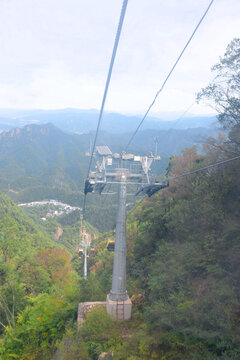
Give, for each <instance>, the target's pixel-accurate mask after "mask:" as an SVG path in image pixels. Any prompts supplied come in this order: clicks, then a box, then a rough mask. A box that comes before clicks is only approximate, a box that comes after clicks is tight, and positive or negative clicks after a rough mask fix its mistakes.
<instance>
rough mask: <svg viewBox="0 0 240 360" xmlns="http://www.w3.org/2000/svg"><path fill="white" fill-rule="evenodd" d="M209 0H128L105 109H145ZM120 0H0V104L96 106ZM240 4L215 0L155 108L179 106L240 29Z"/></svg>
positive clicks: (205, 79) (185, 102) (186, 102)
mask: <svg viewBox="0 0 240 360" xmlns="http://www.w3.org/2000/svg"><path fill="white" fill-rule="evenodd" d="M208 3H209V1H208V0H199V1H197V2H193V1H192V0H183V1H178V0H169V1H168V2H166V1H163V0H152V1H145V0H131V1H129V5H128V8H127V14H126V19H125V22H124V27H123V32H122V36H121V39H120V43H119V49H118V54H117V58H116V63H115V66H114V71H113V76H112V82H111V86H110V92H109V96H108V99H107V103H106V109H108V110H111V111H131V112H133V111H136V112H140V111H141V112H143V111H144V110H145V109H146V107H147V106H148V105H149V103H150V102H151V101H152V99H153V96H154V94H155V92H156V91H157V90H158V89H159V88H160V86H161V84H162V81H163V80H164V78H165V77H166V75H167V73H168V72H169V70H170V68H171V66H172V65H173V63H174V62H175V60H176V58H177V56H178V55H179V53H180V51H181V50H182V48H183V46H184V45H185V43H186V41H187V39H188V38H189V36H190V34H191V33H192V31H193V29H194V27H195V26H196V24H197V22H198V21H199V19H200V17H201V16H202V14H203V12H204V11H205V9H206V7H207V5H208ZM121 6H122V0H115V1H112V0H101V1H99V0H87V1H86V0H21V1H19V0H8V1H6V0H0V33H1V34H2V36H1V37H0V53H1V56H0V95H1V96H0V107H15V108H16V107H21V108H27V107H29V108H36V107H37V108H63V107H78V108H99V107H100V103H101V98H102V94H103V90H104V85H105V81H106V76H107V71H108V66H109V62H110V57H111V52H112V47H113V42H114V38H115V33H116V28H117V23H118V19H119V13H120V9H121ZM239 13H240V4H239V2H237V1H236V0H229V1H228V2H227V3H226V1H224V0H218V1H216V2H214V4H213V6H212V8H211V10H210V11H209V14H208V15H207V17H206V19H205V20H204V22H203V23H202V25H201V27H200V29H199V31H198V32H197V34H196V36H195V37H194V39H193V41H192V43H191V45H190V47H189V48H188V49H187V51H186V53H185V54H184V57H183V58H182V60H181V62H180V63H179V65H178V66H177V68H176V70H175V72H174V74H173V75H172V77H171V79H170V80H169V82H168V84H167V86H166V89H165V90H164V92H163V93H162V94H161V98H159V101H157V103H156V107H155V108H154V111H160V110H161V109H162V110H164V111H165V110H171V109H184V108H185V107H188V106H189V103H190V102H191V101H192V98H194V96H195V93H196V92H197V91H198V90H199V89H200V88H201V87H203V86H205V85H206V84H207V83H208V81H209V79H210V78H211V73H210V67H211V66H212V65H213V64H214V63H216V62H217V61H218V58H219V56H220V55H223V53H224V51H225V48H226V46H227V44H228V43H229V42H230V41H231V39H232V38H233V37H237V36H238V35H239V17H238V14H239Z"/></svg>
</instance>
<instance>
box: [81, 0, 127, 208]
mask: <svg viewBox="0 0 240 360" xmlns="http://www.w3.org/2000/svg"><path fill="white" fill-rule="evenodd" d="M127 4H128V0H123V4H122V10H121V14H120V19H119V23H118V28H117V33H116V37H115V42H114V46H113V51H112V57H111V61H110V65H109V70H108V75H107V80H106V84H105V89H104V94H103V99H102V104H101V109H100V113H99V117H98V123H97V129H96V133H95V138H94V142H93V146H92V152H91V157H90V161H89V166H88V172H87V178H88V177H89V173H90V169H91V166H92V160H93V154H94V151H95V147H96V142H97V137H98V132H99V128H100V124H101V120H102V115H103V110H104V105H105V102H106V98H107V93H108V88H109V84H110V80H111V75H112V70H113V65H114V61H115V57H116V53H117V48H118V43H119V39H120V35H121V31H122V26H123V21H124V17H125V14H126V9H127ZM85 206H86V195H84V204H83V213H84V212H85Z"/></svg>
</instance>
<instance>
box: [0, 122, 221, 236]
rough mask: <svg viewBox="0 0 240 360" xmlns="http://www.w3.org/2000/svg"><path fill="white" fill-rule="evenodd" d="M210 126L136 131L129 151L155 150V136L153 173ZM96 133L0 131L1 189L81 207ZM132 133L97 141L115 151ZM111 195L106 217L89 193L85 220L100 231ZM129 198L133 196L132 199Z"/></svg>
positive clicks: (34, 128)
mask: <svg viewBox="0 0 240 360" xmlns="http://www.w3.org/2000/svg"><path fill="white" fill-rule="evenodd" d="M215 134H216V131H215V130H214V129H207V128H195V129H187V130H177V129H172V130H161V131H154V130H145V131H140V132H139V133H138V134H137V136H136V138H135V139H134V142H133V144H132V145H131V147H130V148H129V151H130V152H131V151H132V152H133V153H135V154H141V155H142V154H148V153H149V152H150V151H152V152H155V144H154V137H156V136H157V137H158V141H159V146H158V152H159V153H160V155H161V157H162V160H161V161H160V162H158V163H156V164H154V165H153V166H152V169H153V172H155V174H156V175H158V176H159V175H160V174H163V173H164V171H165V168H166V166H167V164H168V159H169V156H170V155H172V154H174V153H177V152H178V151H180V150H181V149H182V148H184V147H187V146H192V145H193V144H197V145H198V147H200V145H201V143H202V142H203V141H204V138H205V139H206V138H207V137H208V136H209V135H215ZM93 136H94V134H93V133H92V134H85V135H77V134H67V133H64V132H63V131H61V130H60V129H58V128H56V127H55V126H54V125H52V124H44V125H35V124H33V125H27V126H25V127H23V128H15V129H12V130H10V131H8V132H7V131H6V132H3V133H1V134H0V190H1V191H4V192H6V193H7V194H8V195H9V196H10V197H11V198H12V199H14V201H16V202H30V201H39V200H44V199H57V200H60V201H63V202H64V203H68V204H70V205H73V206H82V203H83V183H84V180H85V177H86V173H87V167H88V162H89V158H88V157H87V156H85V153H86V152H87V151H89V146H90V138H93ZM129 138H130V134H128V133H126V134H124V135H121V136H120V135H113V134H109V133H106V132H100V134H99V142H98V143H99V144H108V146H109V147H110V149H111V150H112V151H113V152H121V151H122V150H123V149H124V146H125V145H126V144H127V142H128V140H129ZM115 199H116V197H115V198H113V199H112V198H111V197H107V199H105V201H104V208H105V212H106V213H107V214H108V215H107V216H102V215H103V212H102V211H101V206H102V204H101V198H100V197H99V196H98V197H97V196H91V195H90V196H89V197H88V204H89V209H90V211H88V210H87V213H86V215H87V220H88V221H90V222H92V224H93V225H94V226H96V227H98V229H99V230H100V231H106V230H108V229H110V228H112V227H113V225H114V222H115V206H114V202H115ZM131 201H132V200H131Z"/></svg>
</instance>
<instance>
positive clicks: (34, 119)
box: [0, 109, 216, 134]
mask: <svg viewBox="0 0 240 360" xmlns="http://www.w3.org/2000/svg"><path fill="white" fill-rule="evenodd" d="M98 115H99V111H97V110H78V109H63V110H3V109H2V110H1V109H0V130H10V129H12V128H14V127H22V126H25V125H27V124H45V123H49V122H51V123H52V124H54V125H55V126H57V127H58V128H60V129H61V130H63V131H67V132H70V133H88V132H89V131H94V130H95V129H96V125H97V120H98ZM140 120H141V117H140V116H127V115H122V114H118V113H107V112H106V113H104V115H103V119H102V123H101V130H103V131H107V132H110V133H114V134H118V133H125V132H132V131H134V130H135V129H136V127H137V125H138V124H139V122H140ZM215 122H216V117H215V116H194V115H192V116H190V115H189V116H188V117H185V118H180V119H178V120H176V121H166V120H164V119H159V118H156V117H147V118H146V120H145V121H144V123H143V125H142V127H141V130H146V129H154V130H169V129H171V128H174V129H188V128H197V127H205V128H209V127H212V126H213V125H214V123H215Z"/></svg>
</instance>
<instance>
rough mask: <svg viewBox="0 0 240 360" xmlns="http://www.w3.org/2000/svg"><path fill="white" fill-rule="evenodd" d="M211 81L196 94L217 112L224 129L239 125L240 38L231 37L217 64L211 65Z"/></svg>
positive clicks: (198, 98)
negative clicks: (212, 77) (212, 75)
mask: <svg viewBox="0 0 240 360" xmlns="http://www.w3.org/2000/svg"><path fill="white" fill-rule="evenodd" d="M212 71H213V73H214V74H216V75H215V77H214V79H213V81H212V82H211V83H210V84H209V85H208V86H207V87H206V88H204V89H202V90H201V92H200V93H199V94H198V95H197V100H198V101H200V100H207V101H210V104H211V106H212V107H214V109H215V110H216V111H217V112H218V121H219V122H220V124H221V125H222V126H223V127H224V128H225V129H231V128H232V127H234V126H240V96H239V95H240V39H233V40H232V41H231V43H230V44H229V45H228V46H227V49H226V52H225V54H224V56H223V57H222V58H220V61H219V63H218V64H216V65H214V66H213V67H212Z"/></svg>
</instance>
